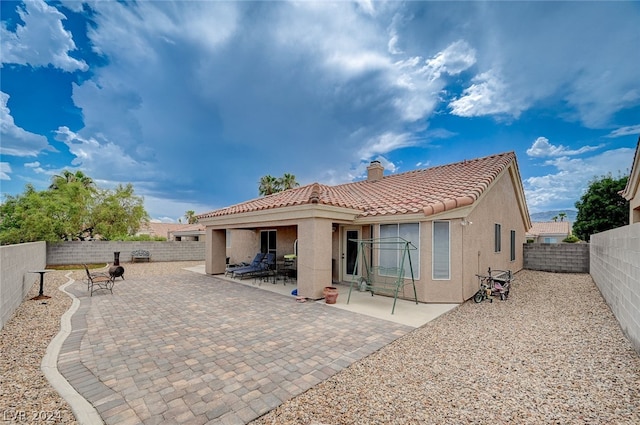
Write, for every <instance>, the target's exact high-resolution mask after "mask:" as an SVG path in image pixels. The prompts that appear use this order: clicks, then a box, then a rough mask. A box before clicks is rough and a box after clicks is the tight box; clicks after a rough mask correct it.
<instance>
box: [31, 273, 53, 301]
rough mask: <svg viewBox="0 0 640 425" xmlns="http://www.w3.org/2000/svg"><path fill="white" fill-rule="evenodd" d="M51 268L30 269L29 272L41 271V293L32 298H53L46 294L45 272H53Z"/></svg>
mask: <svg viewBox="0 0 640 425" xmlns="http://www.w3.org/2000/svg"><path fill="white" fill-rule="evenodd" d="M52 271H53V270H51V269H42V270H29V273H40V293H39V294H38V295H37V296H35V297H33V298H31V299H32V300H44V299H47V298H51V297H49V296H47V295H45V294H44V274H45V273H48V272H52Z"/></svg>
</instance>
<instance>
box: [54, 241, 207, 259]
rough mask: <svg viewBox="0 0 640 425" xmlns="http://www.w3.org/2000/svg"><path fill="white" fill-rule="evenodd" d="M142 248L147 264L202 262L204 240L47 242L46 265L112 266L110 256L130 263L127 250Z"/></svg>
mask: <svg viewBox="0 0 640 425" xmlns="http://www.w3.org/2000/svg"><path fill="white" fill-rule="evenodd" d="M138 249H145V250H147V251H149V252H150V253H151V261H152V262H153V261H204V241H167V242H151V241H136V242H122V241H77V242H60V243H47V264H49V265H64V264H83V263H113V257H114V256H113V253H114V252H119V253H120V262H121V263H128V262H130V261H131V251H135V250H138Z"/></svg>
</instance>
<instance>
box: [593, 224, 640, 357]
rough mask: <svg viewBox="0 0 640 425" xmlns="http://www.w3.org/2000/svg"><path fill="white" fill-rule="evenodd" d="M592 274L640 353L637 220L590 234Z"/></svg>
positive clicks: (639, 268) (639, 247)
mask: <svg viewBox="0 0 640 425" xmlns="http://www.w3.org/2000/svg"><path fill="white" fill-rule="evenodd" d="M590 245H591V277H592V278H593V281H594V282H595V283H596V286H597V287H598V288H599V289H600V293H601V294H602V296H603V297H604V299H605V301H606V302H607V304H609V307H610V308H611V311H612V312H613V314H614V315H615V316H616V319H618V323H619V324H620V327H621V328H622V331H623V332H624V333H625V334H626V335H627V338H629V340H630V341H631V343H632V344H633V346H634V348H635V350H636V351H637V352H638V353H640V223H635V224H631V225H629V226H624V227H620V228H617V229H613V230H609V231H606V232H602V233H598V234H595V235H592V236H591V243H590Z"/></svg>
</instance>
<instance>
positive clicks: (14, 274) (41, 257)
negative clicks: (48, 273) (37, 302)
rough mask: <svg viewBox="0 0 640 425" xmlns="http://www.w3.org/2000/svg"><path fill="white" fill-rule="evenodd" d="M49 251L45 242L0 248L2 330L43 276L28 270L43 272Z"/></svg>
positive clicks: (0, 311) (0, 314) (0, 325)
mask: <svg viewBox="0 0 640 425" xmlns="http://www.w3.org/2000/svg"><path fill="white" fill-rule="evenodd" d="M46 264H47V248H46V244H45V243H44V242H32V243H23V244H19V245H6V246H0V329H2V328H4V325H5V323H7V322H8V321H9V319H11V317H12V316H13V313H14V312H15V311H16V308H18V306H19V305H20V303H22V300H23V299H24V297H25V296H26V295H27V294H28V293H29V290H30V289H31V287H32V286H33V284H34V283H36V282H39V281H40V275H39V274H37V273H29V270H40V269H44V267H45V266H46Z"/></svg>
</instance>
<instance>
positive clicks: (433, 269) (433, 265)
mask: <svg viewBox="0 0 640 425" xmlns="http://www.w3.org/2000/svg"><path fill="white" fill-rule="evenodd" d="M436 223H447V224H448V225H449V232H448V236H449V241H448V242H449V244H448V245H449V250H448V252H447V255H448V258H447V262H448V264H449V277H447V278H443V277H435V261H434V253H435V252H436V238H435V228H434V227H435V224H436ZM431 280H451V221H449V220H434V221H432V222H431Z"/></svg>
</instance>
